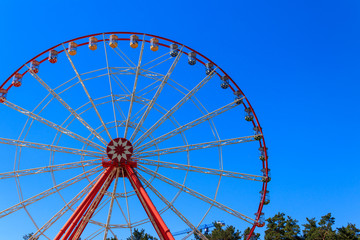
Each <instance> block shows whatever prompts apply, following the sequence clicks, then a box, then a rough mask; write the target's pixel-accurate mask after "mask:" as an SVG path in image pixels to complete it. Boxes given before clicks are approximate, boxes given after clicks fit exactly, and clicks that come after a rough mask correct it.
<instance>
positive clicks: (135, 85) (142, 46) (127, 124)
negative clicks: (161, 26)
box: [124, 34, 145, 138]
mask: <svg viewBox="0 0 360 240" xmlns="http://www.w3.org/2000/svg"><path fill="white" fill-rule="evenodd" d="M144 46H145V34H144V37H143V40H142V44H141V50H140V56H139V61H138V65H137V67H136V74H135V80H134V87H133V91H132V93H131V99H130V106H129V112H128V116H127V119H126V124H125V133H124V138H126V136H127V132H128V129H129V121H130V118H131V112H132V107H133V103H134V97H135V91H136V87H137V81H138V78H139V73H140V65H141V61H142V55H143V52H144Z"/></svg>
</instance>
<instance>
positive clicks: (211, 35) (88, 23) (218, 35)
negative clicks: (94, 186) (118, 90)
mask: <svg viewBox="0 0 360 240" xmlns="http://www.w3.org/2000/svg"><path fill="white" fill-rule="evenodd" d="M359 10H360V4H359V2H358V1H342V2H339V1H271V2H269V1H221V3H220V2H219V1H197V2H195V1H171V2H170V1H156V2H154V1H136V2H134V1H121V2H120V1H114V2H99V1H63V2H56V1H41V2H34V1H18V2H17V3H15V2H13V1H4V2H3V4H2V8H1V10H0V29H1V33H2V37H1V38H0V46H2V51H1V59H0V66H1V70H2V71H0V79H6V78H7V77H8V76H9V75H10V74H12V73H13V72H14V71H15V70H16V69H17V68H18V67H19V66H21V65H22V64H23V63H25V62H26V61H27V60H29V59H30V58H32V57H33V56H35V55H36V54H38V53H40V52H42V51H44V50H45V49H48V48H49V47H51V46H53V45H56V44H58V43H60V42H62V41H66V40H68V39H72V38H75V37H79V36H83V35H87V34H91V33H98V32H108V31H134V32H144V33H151V34H155V35H159V36H162V37H166V38H169V39H172V40H175V41H178V42H181V43H184V44H186V45H188V46H189V47H192V48H194V49H196V50H197V51H199V52H201V53H203V54H204V55H205V56H207V57H209V58H210V59H212V60H213V61H214V62H215V63H217V64H218V65H219V66H221V67H222V68H223V69H224V70H225V71H226V72H227V73H228V74H229V75H230V76H231V77H232V78H233V79H234V80H235V81H236V82H237V83H238V85H239V86H240V88H241V89H242V90H243V91H244V92H245V94H246V96H247V97H248V98H249V100H250V102H251V104H252V106H253V108H254V109H255V111H256V113H257V116H258V118H259V120H260V123H261V125H262V127H263V131H264V135H265V138H266V142H267V146H268V148H269V156H270V157H269V166H270V168H271V172H272V181H271V182H270V184H269V191H270V196H271V204H270V205H269V206H267V207H266V208H265V209H264V212H265V214H266V217H269V216H273V215H274V214H275V213H277V212H285V213H286V214H288V215H290V216H292V217H293V218H295V219H297V220H299V221H300V223H304V222H305V217H316V218H317V219H319V218H320V216H322V215H325V214H327V213H328V212H331V213H332V214H333V216H334V217H335V218H336V226H337V227H340V226H342V225H346V224H347V223H348V222H352V223H355V224H357V225H359V224H360V217H359V215H360V210H359V209H360V206H359V201H358V199H359V198H360V191H359V190H360V178H359V174H358V169H359V167H360V163H359V162H360V161H359V160H360V158H359V156H358V151H357V150H358V149H359V144H360V141H359V139H358V138H357V136H358V135H359V133H360V129H359V126H358V124H357V123H358V122H359V120H360V113H359V110H358V104H359V100H358V88H359V83H358V79H359V77H360V76H359V75H360V72H359V70H358V69H359V56H360V47H359V44H358V39H359V20H360V19H359ZM2 109H3V107H1V108H0V110H2ZM0 116H2V114H1V112H0ZM3 116H4V115H3ZM1 119H4V118H1ZM1 119H0V128H1V129H2V130H1V132H3V133H4V134H1V136H5V135H6V134H8V133H9V134H10V132H11V127H9V122H7V121H3V120H1ZM3 161H6V160H3ZM11 161H13V160H12V159H11ZM14 203H15V202H14ZM229 224H231V223H230V222H229ZM1 228H2V226H1V224H0V229H1ZM26 229H27V230H28V229H29V230H30V229H31V228H30V227H27V228H26ZM176 230H181V229H176ZM258 231H260V232H261V230H258ZM24 233H26V232H24Z"/></svg>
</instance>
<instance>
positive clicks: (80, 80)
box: [63, 44, 112, 140]
mask: <svg viewBox="0 0 360 240" xmlns="http://www.w3.org/2000/svg"><path fill="white" fill-rule="evenodd" d="M63 47H64V52H65V53H66V56H67V58H68V60H69V62H70V64H71V66H72V68H73V69H74V72H75V74H76V76H77V78H78V79H79V82H80V84H81V86H82V87H83V89H84V92H85V93H86V95H87V97H88V98H89V101H90V102H91V105H92V107H93V108H94V110H95V112H96V114H97V116H98V118H99V120H100V122H101V124H102V125H103V127H104V129H105V131H106V133H107V135H108V137H109V139H110V140H111V139H112V137H111V135H110V133H109V130H108V129H107V127H106V125H105V123H104V121H103V119H102V118H101V116H100V113H99V111H98V110H97V108H96V105H95V104H94V101H93V99H92V98H91V96H90V94H89V92H88V90H87V88H86V86H85V84H84V82H83V80H82V79H81V77H80V74H79V72H78V71H77V69H76V68H75V65H74V63H73V61H72V60H71V58H70V55H69V53H68V52H67V51H66V48H65V46H64V44H63Z"/></svg>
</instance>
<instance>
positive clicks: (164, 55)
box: [141, 53, 169, 67]
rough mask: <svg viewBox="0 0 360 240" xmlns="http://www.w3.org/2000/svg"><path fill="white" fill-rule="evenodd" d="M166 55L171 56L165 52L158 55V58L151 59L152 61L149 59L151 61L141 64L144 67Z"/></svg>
mask: <svg viewBox="0 0 360 240" xmlns="http://www.w3.org/2000/svg"><path fill="white" fill-rule="evenodd" d="M165 56H169V53H164V54H163V55H161V56H160V57H157V58H155V59H153V60H151V61H149V62H147V63H145V64H143V65H141V67H144V66H146V65H149V64H150V63H152V62H155V61H156V60H159V59H161V58H163V57H165Z"/></svg>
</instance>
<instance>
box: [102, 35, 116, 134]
mask: <svg viewBox="0 0 360 240" xmlns="http://www.w3.org/2000/svg"><path fill="white" fill-rule="evenodd" d="M103 42H104V50H105V58H106V67H107V70H108V77H109V85H110V95H111V102H112V107H113V112H114V121H115V123H116V122H117V120H116V112H115V104H114V94H113V89H112V84H111V78H110V69H109V60H108V55H107V51H106V43H105V34H103ZM115 129H116V137H119V131H118V126H117V124H115Z"/></svg>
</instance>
